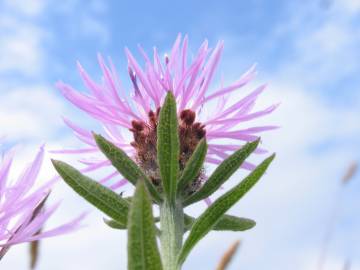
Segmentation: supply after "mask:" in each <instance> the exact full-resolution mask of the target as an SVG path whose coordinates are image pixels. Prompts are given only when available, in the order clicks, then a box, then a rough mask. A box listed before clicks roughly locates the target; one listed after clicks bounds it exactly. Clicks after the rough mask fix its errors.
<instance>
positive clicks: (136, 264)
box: [128, 181, 163, 270]
mask: <svg viewBox="0 0 360 270" xmlns="http://www.w3.org/2000/svg"><path fill="white" fill-rule="evenodd" d="M128 269H129V270H162V269H163V267H162V263H161V258H160V253H159V250H158V247H157V243H156V230H155V224H154V218H153V214H152V205H151V200H150V197H149V195H148V193H147V190H146V187H145V185H144V183H143V181H138V184H137V185H136V190H135V195H134V197H133V199H132V202H131V208H130V212H129V219H128Z"/></svg>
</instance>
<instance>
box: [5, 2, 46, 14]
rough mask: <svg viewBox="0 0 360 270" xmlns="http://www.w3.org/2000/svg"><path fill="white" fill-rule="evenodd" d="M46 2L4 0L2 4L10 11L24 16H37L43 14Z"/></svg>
mask: <svg viewBox="0 0 360 270" xmlns="http://www.w3.org/2000/svg"><path fill="white" fill-rule="evenodd" d="M46 2H47V1H46V0H27V1H22V0H5V1H4V2H3V4H4V6H5V8H8V9H9V10H10V11H15V12H19V13H20V14H22V15H26V16H37V15H39V14H41V13H42V12H43V10H44V8H45V5H46Z"/></svg>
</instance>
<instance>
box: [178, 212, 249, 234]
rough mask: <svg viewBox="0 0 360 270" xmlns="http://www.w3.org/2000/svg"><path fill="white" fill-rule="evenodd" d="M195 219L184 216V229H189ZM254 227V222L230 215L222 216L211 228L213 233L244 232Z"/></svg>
mask: <svg viewBox="0 0 360 270" xmlns="http://www.w3.org/2000/svg"><path fill="white" fill-rule="evenodd" d="M195 221H196V219H195V218H193V217H191V216H189V215H185V229H186V230H189V229H191V226H192V225H193V224H194V223H195ZM255 225H256V222H255V221H254V220H252V219H248V218H242V217H236V216H232V215H223V216H222V217H221V218H220V219H219V221H218V222H217V223H216V224H215V225H214V227H213V228H212V229H213V230H215V231H234V232H238V231H246V230H250V229H251V228H253V227H254V226H255Z"/></svg>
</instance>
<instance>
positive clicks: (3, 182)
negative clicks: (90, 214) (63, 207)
mask: <svg viewBox="0 0 360 270" xmlns="http://www.w3.org/2000/svg"><path fill="white" fill-rule="evenodd" d="M13 157H14V150H10V151H9V152H7V153H6V154H5V156H4V158H3V160H2V161H1V163H0V259H1V258H2V257H3V256H4V255H5V253H6V251H7V250H8V249H9V247H10V246H11V245H14V244H18V243H23V242H29V241H34V240H38V239H42V238H46V237H52V236H57V235H59V234H63V233H67V232H70V231H73V230H74V229H76V228H78V227H79V221H80V220H81V219H82V218H83V216H80V217H78V218H76V219H74V220H73V221H71V222H69V223H66V224H64V225H61V226H59V227H57V228H54V229H51V230H47V231H43V232H40V231H41V229H42V228H43V226H44V224H45V223H46V221H47V220H48V219H49V218H50V216H51V215H52V214H53V213H54V212H55V210H56V209H57V207H58V206H59V204H58V203H57V204H55V205H52V206H50V207H49V208H47V207H45V206H44V204H45V200H46V199H47V197H48V195H49V193H50V188H51V187H52V186H53V184H54V181H55V180H51V181H48V182H47V183H45V184H44V185H42V186H40V187H39V188H37V189H34V187H33V186H34V184H35V183H36V179H37V177H38V174H39V171H40V168H41V164H42V161H43V158H44V149H43V147H41V148H40V151H39V153H38V154H37V156H36V157H35V160H34V161H33V162H32V163H31V164H29V165H28V166H27V167H26V168H25V170H24V171H23V172H22V174H21V175H20V177H19V178H18V179H17V180H15V181H11V179H10V177H9V174H10V169H11V165H12V163H13Z"/></svg>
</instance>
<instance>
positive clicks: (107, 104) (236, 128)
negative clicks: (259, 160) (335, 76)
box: [52, 35, 278, 189]
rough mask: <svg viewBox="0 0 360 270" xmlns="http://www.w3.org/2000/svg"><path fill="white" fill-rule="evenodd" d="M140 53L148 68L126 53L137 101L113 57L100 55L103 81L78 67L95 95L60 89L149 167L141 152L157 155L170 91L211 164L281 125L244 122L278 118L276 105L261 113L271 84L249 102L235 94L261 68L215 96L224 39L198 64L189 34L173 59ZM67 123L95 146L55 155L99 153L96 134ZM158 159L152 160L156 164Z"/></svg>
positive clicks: (101, 163) (94, 163) (98, 162)
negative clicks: (261, 97) (158, 127)
mask: <svg viewBox="0 0 360 270" xmlns="http://www.w3.org/2000/svg"><path fill="white" fill-rule="evenodd" d="M139 50H140V53H141V54H142V56H143V58H144V62H145V66H144V67H141V66H140V64H139V63H138V62H137V61H136V60H135V58H134V56H133V55H132V54H131V52H130V51H129V50H128V49H125V54H126V56H127V59H128V72H129V77H130V81H131V83H132V91H131V92H132V95H131V98H129V95H128V92H129V91H127V90H126V89H125V88H124V87H123V84H122V83H121V81H120V79H119V76H118V73H117V71H116V69H115V66H114V65H113V63H112V61H111V59H109V64H108V65H107V64H106V63H105V60H104V59H103V58H102V57H101V56H100V55H99V56H98V61H99V65H100V68H101V70H102V72H103V77H102V81H101V82H100V83H97V82H95V81H94V80H93V79H91V78H90V76H89V75H88V74H87V73H86V71H85V70H84V69H83V67H82V66H81V65H80V64H79V63H78V70H79V73H80V76H81V77H82V79H83V81H84V84H85V86H86V87H87V88H88V91H89V92H88V93H82V92H79V91H77V90H75V89H74V88H72V87H71V86H70V85H67V84H65V83H63V82H58V83H57V88H58V89H59V90H60V91H61V93H62V94H63V96H64V97H65V98H66V99H68V100H69V101H70V102H71V103H73V104H74V105H75V106H76V107H78V108H80V109H81V110H83V111H84V112H86V113H87V114H88V115H90V116H91V117H93V118H95V119H96V120H98V121H99V122H100V123H101V124H102V126H103V128H104V131H105V136H106V137H107V139H109V140H111V141H112V142H113V143H115V144H116V145H117V146H118V147H119V148H121V149H123V150H124V151H126V152H127V153H128V154H129V155H130V156H132V157H134V159H135V160H136V161H137V162H138V163H139V162H140V163H141V162H143V161H142V159H143V157H144V156H145V155H141V154H139V152H141V151H142V152H144V153H145V152H146V153H148V152H151V151H152V150H151V149H150V150H149V149H148V148H147V146H148V145H149V144H151V142H152V143H153V141H154V136H156V121H157V113H158V111H159V108H160V107H161V105H162V102H163V101H164V98H165V95H166V93H167V91H172V92H173V94H174V96H175V97H176V101H177V104H178V115H179V125H180V129H181V128H183V129H184V133H186V132H187V134H188V133H191V134H192V135H191V136H192V137H191V138H190V139H189V138H187V139H188V140H189V141H190V144H191V143H192V145H196V142H197V141H198V140H200V139H201V137H204V136H206V139H207V142H208V145H209V150H208V154H207V157H206V162H207V163H210V164H219V163H221V162H222V160H224V159H225V158H226V157H228V156H229V155H230V154H231V153H232V152H233V151H235V150H237V149H239V148H240V147H241V146H242V145H243V144H244V143H246V142H249V141H254V140H256V139H257V138H258V134H259V133H261V132H264V131H269V130H273V129H275V128H277V127H276V126H272V125H269V126H259V127H250V128H242V127H240V125H241V124H245V123H249V122H250V121H251V120H253V119H256V118H259V117H262V116H265V115H268V114H270V113H271V112H273V111H274V110H275V109H276V108H277V106H278V104H275V105H271V106H269V107H267V108H265V109H263V110H259V111H254V110H253V109H254V105H255V102H256V100H257V98H258V96H259V95H260V94H261V93H262V92H263V91H264V90H265V88H266V85H261V86H259V87H258V88H256V89H255V90H254V91H252V92H251V93H250V94H248V95H246V96H244V97H242V98H239V95H238V94H237V95H232V94H234V93H235V92H236V91H238V90H239V89H241V88H242V87H244V86H246V85H247V84H248V83H249V82H250V81H251V80H252V79H253V78H254V77H255V75H256V70H255V66H253V67H251V68H250V69H249V70H248V71H247V72H246V73H245V74H243V75H242V76H241V77H240V78H239V79H238V80H237V81H235V82H234V83H232V84H230V85H228V86H225V87H224V86H221V87H219V88H218V89H216V90H215V91H212V92H211V93H210V92H209V87H210V85H211V83H212V80H213V78H214V75H215V71H216V69H217V66H218V64H219V62H220V58H221V54H222V51H223V42H222V41H220V42H219V43H218V44H217V46H216V47H215V48H214V49H213V50H211V49H209V47H208V42H207V41H205V42H204V43H203V44H202V45H201V46H200V48H199V50H198V52H197V53H196V54H195V56H194V57H193V58H192V60H191V62H189V56H188V38H187V36H185V38H184V39H183V40H182V39H181V35H179V36H178V37H177V39H176V41H175V43H174V45H173V47H172V49H171V52H170V54H169V55H168V56H167V55H166V56H165V58H164V59H163V61H162V60H161V59H160V57H159V55H158V52H157V49H156V48H154V52H153V60H151V59H150V57H149V56H148V55H147V54H146V53H145V52H144V50H143V49H142V48H141V47H139ZM215 101H216V102H217V105H216V106H215V108H213V107H211V108H210V109H211V113H209V114H208V116H207V118H205V116H204V115H205V114H204V113H203V111H204V108H207V106H208V105H210V104H211V103H212V102H215ZM64 121H65V123H66V124H67V125H68V126H69V127H70V128H71V129H72V130H73V131H74V133H75V135H76V136H77V137H78V138H79V139H80V140H81V141H82V142H83V143H85V144H86V145H87V147H86V148H83V149H71V150H56V151H52V152H53V153H58V154H59V153H60V154H61V153H64V154H94V155H96V154H98V152H99V150H98V148H97V146H96V143H95V142H94V139H93V137H92V133H91V131H88V130H85V129H83V128H81V127H79V126H77V125H76V124H74V123H73V122H71V121H69V120H68V119H64ZM122 129H127V130H130V131H131V132H132V133H133V137H134V138H133V139H134V141H128V140H127V139H126V137H125V136H124V133H123V132H122ZM154 130H155V132H154ZM180 132H181V131H180ZM154 133H155V134H154ZM180 137H181V134H180ZM155 139H156V138H155ZM223 139H226V141H227V143H225V144H224V143H222V142H221V140H223ZM191 140H193V141H191ZM194 140H195V141H194ZM219 140H220V142H219ZM191 150H193V149H191ZM181 151H182V149H181ZM190 152H191V151H190ZM255 152H256V153H264V152H266V151H265V150H263V149H260V148H258V149H257V150H256V151H255ZM153 158H154V157H153V156H152V157H151V159H153ZM139 160H140V161H139ZM81 162H82V163H83V164H85V168H84V169H83V170H82V172H90V171H94V170H97V169H100V168H104V167H108V166H110V165H111V164H110V161H108V160H106V159H105V158H95V159H82V160H81ZM141 165H144V166H142V167H143V168H144V170H145V171H146V168H147V167H148V166H147V165H148V164H147V163H146V162H145V164H141ZM254 167H255V165H253V164H251V163H250V162H247V161H246V162H244V163H243V165H242V168H244V169H247V170H252V169H253V168H254ZM149 174H150V175H153V177H154V178H155V179H156V177H157V176H156V172H153V171H151V170H150V171H149ZM118 176H119V175H118V173H117V172H116V171H112V172H111V173H109V174H108V175H107V176H106V177H104V178H103V179H101V180H100V182H101V183H104V184H105V183H107V182H109V181H110V180H111V179H114V178H115V177H118ZM205 178H206V177H205ZM124 184H126V180H125V179H121V178H120V179H119V180H118V182H115V184H112V185H110V188H113V189H116V188H119V187H121V186H123V185H124Z"/></svg>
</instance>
